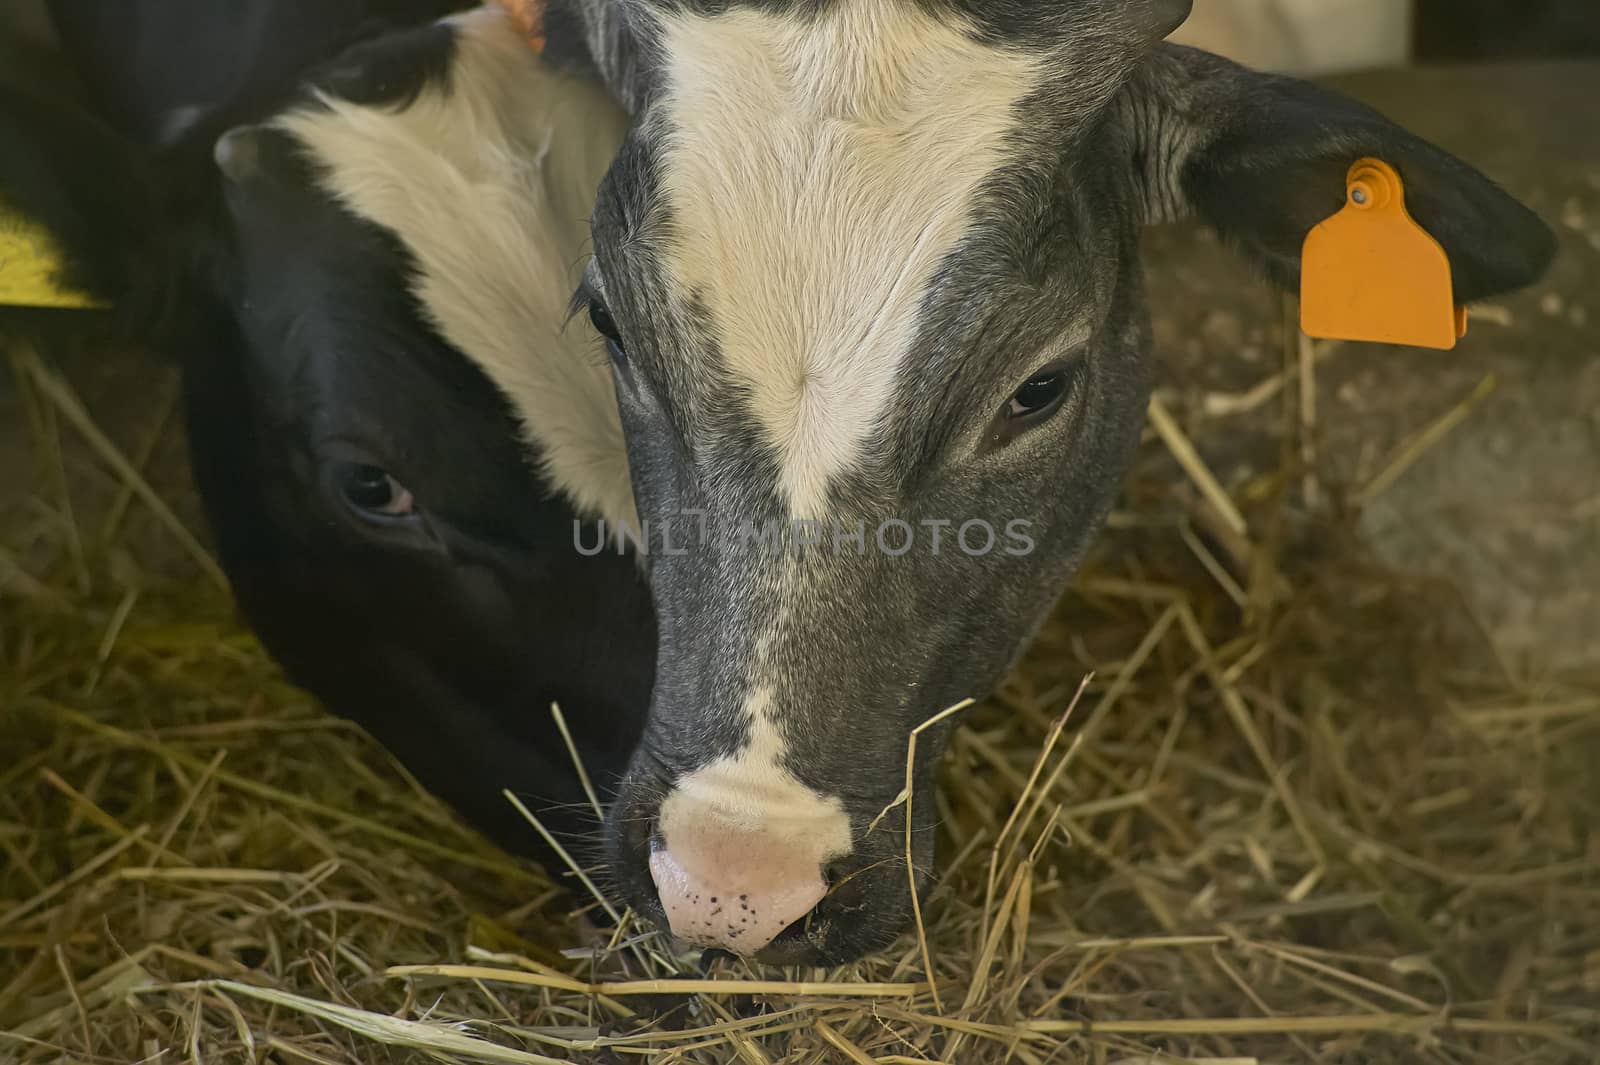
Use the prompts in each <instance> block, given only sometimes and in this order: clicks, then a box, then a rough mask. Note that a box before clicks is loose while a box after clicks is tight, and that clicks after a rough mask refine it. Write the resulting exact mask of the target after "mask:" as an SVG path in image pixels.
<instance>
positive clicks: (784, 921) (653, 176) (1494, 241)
mask: <svg viewBox="0 0 1600 1065" xmlns="http://www.w3.org/2000/svg"><path fill="white" fill-rule="evenodd" d="M1189 6H1190V4H1189V0H1071V2H1062V0H992V2H982V3H980V2H978V0H554V2H553V3H552V4H551V6H550V10H549V13H548V18H547V25H546V32H547V34H548V36H549V39H550V40H551V41H552V44H553V45H555V46H558V48H559V47H564V48H567V49H568V50H570V51H571V52H573V53H576V54H581V55H584V56H586V57H587V61H588V62H590V63H592V65H593V67H594V69H596V70H597V71H598V72H599V74H600V75H601V76H602V77H603V78H604V79H605V81H606V83H607V84H608V85H609V86H610V88H611V91H612V92H613V94H614V95H615V96H616V98H617V99H618V100H619V101H621V102H622V103H623V104H624V105H625V106H626V107H627V108H628V110H629V111H630V113H631V114H632V116H633V121H632V124H631V126H630V127H629V131H628V134H627V138H626V140H625V142H624V143H623V145H622V147H621V150H620V152H619V153H618V155H617V158H616V160H615V162H614V163H613V164H612V166H611V168H610V169H609V171H608V172H607V174H606V175H605V177H604V179H603V180H602V182H601V186H600V191H599V195H598V196H597V198H596V202H595V206H594V213H593V222H592V231H593V255H592V258H591V259H590V261H589V263H588V266H587V268H586V271H585V275H584V280H583V284H582V288H581V291H580V297H579V299H580V301H581V302H583V303H585V304H586V305H587V307H588V310H589V316H590V318H591V321H592V322H593V324H594V326H595V328H596V329H597V331H598V332H599V333H600V334H602V335H603V336H604V337H605V339H606V341H607V347H608V351H609V354H610V363H611V366H612V367H613V374H614V377H615V381H616V396H617V404H618V408H619V411H620V418H621V423H622V426H623V432H624V435H625V438H626V444H627V451H628V457H629V460H630V470H631V474H632V478H633V487H634V505H635V511H636V514H609V515H605V517H607V518H609V519H610V520H612V521H613V522H625V521H628V520H637V521H638V522H639V525H640V527H641V531H642V528H643V527H644V526H646V525H648V526H650V527H651V528H652V529H654V530H655V534H654V536H653V539H658V540H661V541H663V542H662V543H659V544H657V545H656V547H655V549H654V550H652V551H650V552H649V554H648V556H647V557H646V558H645V559H644V560H643V561H644V564H645V566H646V569H647V572H648V577H649V583H650V587H651V590H652V592H653V596H654V602H655V608H656V612H657V616H658V621H659V641H660V648H659V653H658V658H657V666H656V673H655V681H654V687H653V690H652V694H651V698H650V707H649V713H648V719H647V722H646V725H645V730H644V735H643V739H642V741H641V743H640V746H639V749H638V751H637V752H636V754H635V756H634V759H633V762H632V764H631V766H630V768H629V770H628V772H627V775H626V777H625V779H624V781H623V784H622V788H621V792H620V794H619V796H618V798H617V800H616V802H615V803H614V805H613V807H612V809H611V811H610V814H609V817H608V854H609V870H608V871H609V875H610V877H611V878H612V880H613V881H614V882H615V883H616V884H617V885H619V888H620V890H621V891H622V893H623V895H624V897H625V899H626V900H627V901H628V902H630V903H631V904H632V905H633V906H634V907H635V908H636V909H637V910H638V911H639V912H640V913H642V914H644V915H646V916H647V917H649V918H651V919H653V920H654V921H655V922H656V923H657V924H658V925H660V926H662V927H665V928H669V929H670V930H671V931H672V932H673V933H674V934H675V935H676V936H677V937H678V938H680V939H682V940H684V941H686V942H688V943H691V944H697V945H701V946H705V947H709V948H713V949H718V950H725V951H731V952H733V953H736V954H740V955H745V956H749V957H753V958H755V959H757V960H760V961H765V962H771V963H783V964H838V963H842V962H846V961H849V960H851V959H853V958H856V957H858V956H860V955H862V954H863V953H866V952H869V951H872V950H874V949H878V948H881V947H883V946H884V945H886V944H888V943H889V942H890V941H891V940H892V939H893V938H894V937H895V936H896V935H897V934H898V933H899V932H900V931H901V929H902V928H903V927H904V925H905V924H906V923H907V921H908V920H909V914H910V910H911V904H912V891H913V890H923V889H925V887H926V885H927V884H928V882H929V880H930V873H929V869H930V867H931V854H932V847H933V835H934V833H933V809H934V804H933V803H931V802H923V803H917V804H914V806H913V809H914V817H915V820H914V823H913V824H911V825H910V826H907V825H906V824H905V817H906V812H905V811H906V805H905V804H904V803H899V802H897V798H898V797H899V796H900V794H901V792H902V788H903V785H904V782H905V780H904V777H905V772H904V770H905V761H906V757H907V742H908V736H909V735H910V734H911V733H912V731H913V730H914V729H916V728H917V727H918V726H919V725H922V724H923V723H925V722H928V721H930V720H932V719H933V717H934V716H935V715H936V714H938V712H940V711H941V710H943V709H944V708H947V707H950V706H952V705H955V704H958V703H959V702H960V701H961V700H963V699H965V698H968V697H971V696H979V695H982V694H984V693H985V692H986V691H987V690H988V689H989V688H990V687H991V686H992V685H993V684H994V683H995V682H996V681H997V680H998V678H1000V677H1001V676H1002V675H1003V674H1004V673H1005V672H1006V670H1007V669H1008V667H1009V666H1010V665H1011V663H1012V662H1013V661H1014V660H1015V659H1016V657H1017V656H1018V654H1019V653H1020V651H1021V649H1022V648H1023V647H1024V646H1025V645H1026V643H1027V642H1028V640H1029V637H1030V636H1031V634H1032V633H1033V632H1034V631H1035V630H1036V628H1037V627H1038V626H1039V624H1040V623H1041V622H1042V620H1043V619H1044V618H1045V616H1046V614H1047V612H1048V611H1049V610H1050V608H1051V605H1052V604H1053V603H1054V601H1055V600H1056V598H1057V596H1058V595H1059V594H1060V592H1061V591H1062V589H1063V587H1064V586H1065V585H1066V583H1067V581H1068V579H1069V578H1070V576H1071V574H1072V573H1073V570H1074V568H1075V566H1076V564H1077V563H1078V560H1079V559H1080V558H1081V556H1082V555H1083V552H1084V550H1085V548H1086V546H1087V545H1088V544H1089V542H1090V540H1091V539H1092V538H1093V537H1094V535H1095V533H1096V530H1097V528H1098V527H1099V526H1100V524H1101V522H1102V520H1103V519H1104V517H1105V515H1106V514H1107V512H1108V510H1109V508H1110V507H1111V505H1112V502H1113V499H1114V497H1115V496H1116V493H1117V491H1118V487H1119V483H1120V480H1121V478H1122V476H1123V474H1124V472H1125V470H1126V468H1127V466H1128V464H1129V461H1130V456H1131V453H1132V451H1133V448H1134V445H1135V443H1136V442H1137V440H1138V438H1139V433H1140V429H1141V425H1142V422H1143V415H1144V411H1145V408H1146V401H1147V395H1148V392H1149V388H1150V367H1151V356H1150V330H1149V326H1148V313H1147V308H1146V306H1145V299H1144V295H1143V291H1142V282H1141V277H1142V273H1141V265H1140V262H1139V255H1138V242H1139V233H1140V230H1141V228H1142V227H1143V226H1145V225H1148V224H1151V223H1155V222H1163V221H1168V220H1174V219H1179V218H1184V217H1189V216H1194V217H1197V218H1198V219H1199V220H1200V221H1201V222H1203V223H1204V224H1205V225H1207V226H1209V227H1210V228H1211V229H1212V230H1214V231H1215V232H1216V233H1218V234H1220V236H1221V237H1222V238H1223V239H1224V240H1225V241H1226V242H1228V243H1229V244H1230V245H1232V246H1234V247H1235V248H1237V249H1238V251H1239V252H1240V253H1241V254H1242V255H1243V256H1244V257H1245V258H1246V259H1248V260H1249V261H1250V262H1252V263H1254V264H1255V265H1256V266H1257V267H1259V268H1260V270H1261V271H1262V272H1263V273H1264V274H1265V275H1266V276H1267V277H1268V278H1270V279H1272V280H1273V281H1275V282H1277V283H1279V284H1281V285H1284V286H1286V287H1287V286H1293V285H1294V284H1295V283H1296V282H1297V281H1298V279H1299V274H1300V253H1301V247H1302V244H1303V242H1304V240H1305V238H1306V235H1307V233H1308V231H1309V230H1310V229H1311V228H1312V227H1313V226H1315V225H1316V224H1317V223H1319V222H1321V221H1322V220H1323V219H1325V218H1328V217H1330V216H1331V215H1333V214H1335V213H1336V212H1337V211H1339V210H1340V208H1341V206H1342V205H1343V203H1344V201H1345V195H1346V176H1347V173H1348V171H1349V170H1350V168H1351V166H1352V164H1353V163H1355V162H1356V161H1357V160H1359V159H1362V158H1363V157H1378V158H1381V159H1383V160H1385V161H1386V162H1388V163H1390V164H1391V165H1392V166H1394V167H1395V168H1396V170H1397V171H1398V173H1399V174H1400V175H1401V177H1402V180H1403V182H1404V186H1405V194H1406V197H1407V202H1408V204H1409V207H1410V210H1411V213H1412V214H1413V215H1414V216H1415V218H1416V219H1417V221H1418V222H1419V223H1420V224H1421V225H1422V226H1423V227H1425V228H1426V229H1427V230H1428V231H1429V232H1431V233H1432V234H1433V236H1434V237H1436V238H1437V240H1438V241H1439V242H1440V243H1441V244H1442V246H1443V247H1444V249H1445V250H1446V251H1447V253H1448V255H1449V258H1450V262H1451V269H1452V273H1453V283H1454V291H1455V294H1456V296H1457V297H1458V298H1459V299H1460V300H1461V301H1465V302H1470V301H1475V300H1481V299H1484V298H1486V297H1489V296H1493V295H1495V294H1497V293H1502V292H1505V291H1508V290H1511V289H1515V288H1518V287H1520V286H1523V285H1526V284H1528V283H1529V282H1531V281H1532V280H1534V279H1535V278H1536V277H1538V276H1539V275H1540V273H1541V271H1542V270H1543V269H1544V268H1545V266H1546V264H1547V263H1548V261H1549V260H1550V259H1551V257H1552V255H1553V248H1554V241H1553V236H1552V234H1551V232H1550V231H1549V229H1548V228H1547V227H1546V226H1545V225H1544V224H1543V223H1542V222H1541V221H1540V220H1539V219H1538V218H1537V217H1536V216H1535V215H1534V214H1533V213H1532V212H1530V211H1529V210H1527V209H1526V208H1525V207H1523V206H1522V205H1521V204H1519V203H1517V202H1516V201H1515V200H1513V199H1512V198H1511V197H1510V196H1508V195H1507V194H1506V193H1504V192H1503V191H1502V190H1501V189H1499V188H1498V187H1497V186H1496V185H1494V184H1493V183H1492V182H1491V181H1490V180H1489V179H1488V178H1487V177H1485V176H1484V175H1482V174H1481V173H1479V172H1477V171H1475V170H1474V169H1472V168H1471V167H1470V166H1468V165H1467V164H1465V163H1463V162H1462V161H1460V160H1458V159H1456V158H1454V157H1452V156H1451V155H1449V154H1447V153H1446V152H1444V151H1442V150H1440V149H1439V148H1437V147H1435V146H1433V145H1430V144H1428V143H1426V142H1424V141H1423V140H1421V139H1419V138H1417V137H1415V136H1413V135H1412V134H1410V133H1408V132H1407V131H1405V130H1403V129H1401V128H1399V127H1398V126H1397V125H1395V124H1394V123H1392V122H1390V121H1389V120H1387V119H1386V118H1384V117H1383V116H1382V115H1380V114H1378V113H1376V112H1374V111H1372V110H1370V109H1368V108H1366V107H1364V106H1362V105H1360V104H1357V103H1355V102H1354V101H1351V100H1349V99H1347V98H1344V97H1342V96H1340V95H1337V94H1335V93H1332V92H1329V91H1326V90H1324V89H1322V88H1319V87H1316V86H1314V85H1311V84H1308V83H1305V82H1302V81H1298V80H1292V79H1289V78H1285V77H1281V76H1270V75H1265V74H1259V73H1255V72H1252V71H1249V70H1246V69H1243V68H1241V67H1239V66H1237V65H1234V64H1233V63H1231V62H1228V61H1226V60H1223V59H1220V58H1218V57H1216V56H1213V55H1210V54H1207V53H1204V52H1199V51H1195V50H1192V49H1188V48H1184V47H1181V46H1177V45H1172V44H1167V43H1165V41H1164V39H1165V38H1166V37H1167V36H1168V35H1169V34H1170V32H1171V31H1172V30H1173V29H1174V28H1175V27H1177V26H1178V25H1179V24H1180V23H1181V22H1182V21H1183V20H1184V18H1185V17H1186V16H1187V14H1188V11H1189ZM574 41H575V42H576V43H570V42H574ZM561 42H569V43H567V44H562V43H561ZM345 191H346V193H347V195H348V196H349V198H350V199H351V200H352V201H354V202H360V201H361V200H362V193H361V190H360V189H359V188H356V187H350V188H347V189H346V190H345ZM394 222H395V224H397V225H398V227H399V228H400V230H401V231H402V232H404V231H405V225H404V220H403V219H400V218H395V219H394ZM664 534H669V535H664ZM954 723H955V719H954V718H947V719H945V720H944V721H942V722H941V723H940V724H938V725H937V727H933V728H930V729H929V730H928V731H926V732H924V733H923V734H922V735H921V736H920V737H919V744H918V748H917V751H918V761H917V764H916V771H915V774H914V779H913V781H912V783H913V787H914V788H915V789H919V790H921V791H922V792H923V793H926V792H927V791H928V790H929V789H931V787H932V784H933V777H932V773H933V768H934V764H935V762H936V760H937V755H938V753H939V750H940V748H941V746H942V744H943V743H944V742H945V739H946V737H947V736H948V734H949V732H950V730H951V728H953V727H954ZM908 832H909V834H910V836H911V840H912V842H911V844H910V855H909V861H910V862H911V863H912V865H913V867H914V872H913V873H912V874H911V876H910V877H908V870H907V868H906V862H907V860H908V858H907V857H906V856H905V855H906V847H907V844H906V843H905V836H906V834H907V833H908ZM913 882H914V884H915V885H916V887H915V888H913V887H912V883H913Z"/></svg>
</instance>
